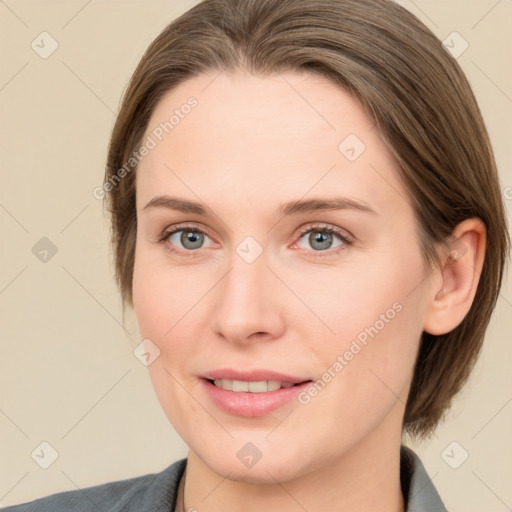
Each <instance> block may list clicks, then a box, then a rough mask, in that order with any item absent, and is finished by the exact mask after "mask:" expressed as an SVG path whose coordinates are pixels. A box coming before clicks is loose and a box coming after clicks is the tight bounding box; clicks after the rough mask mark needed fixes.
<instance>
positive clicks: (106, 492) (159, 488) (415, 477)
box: [2, 446, 448, 512]
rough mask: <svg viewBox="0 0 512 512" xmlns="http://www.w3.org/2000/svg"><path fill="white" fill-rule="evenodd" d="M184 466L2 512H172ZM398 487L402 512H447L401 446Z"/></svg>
mask: <svg viewBox="0 0 512 512" xmlns="http://www.w3.org/2000/svg"><path fill="white" fill-rule="evenodd" d="M186 465H187V459H186V458H185V459H180V460H178V461H176V462H174V463H173V464H171V465H170V466H169V467H167V468H166V469H164V470H163V471H161V472H160V473H152V474H149V475H143V476H139V477H135V478H130V479H128V480H119V481H116V482H108V483H105V484H101V485H95V486H93V487H87V488H84V489H81V490H77V491H66V492H61V493H58V494H52V495H51V496H46V497H44V498H39V499H36V500H34V501H30V502H28V503H24V504H22V505H14V506H11V507H7V508H4V509H2V511H3V512H121V511H122V512H172V511H174V509H175V507H176V498H177V494H178V487H179V484H180V479H181V477H182V475H183V473H184V471H185V468H186ZM400 483H401V486H402V492H403V494H404V497H405V502H406V503H407V507H406V512H448V511H447V510H446V507H445V506H444V504H443V502H442V501H441V498H440V497H439V494H438V493H437V491H436V489H435V487H434V485H433V484H432V481H431V479H430V477H429V476H428V474H427V472H426V471H425V468H424V466H423V464H422V462H421V460H420V459H419V458H418V456H417V455H416V454H415V453H414V452H413V451H412V450H411V449H410V448H407V447H405V446H402V447H401V449H400Z"/></svg>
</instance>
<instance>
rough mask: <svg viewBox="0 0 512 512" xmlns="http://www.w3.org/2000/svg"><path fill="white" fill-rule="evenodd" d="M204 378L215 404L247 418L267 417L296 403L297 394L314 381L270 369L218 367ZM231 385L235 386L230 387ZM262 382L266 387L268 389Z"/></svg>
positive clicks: (204, 383) (232, 413)
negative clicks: (281, 408) (247, 369)
mask: <svg viewBox="0 0 512 512" xmlns="http://www.w3.org/2000/svg"><path fill="white" fill-rule="evenodd" d="M201 377H202V378H201V379H200V380H201V382H202V383H203V384H202V388H203V389H204V391H205V393H206V394H207V396H208V397H209V399H210V400H211V401H212V403H213V404H215V405H216V406H217V407H218V408H220V409H221V410H223V411H224V412H227V413H229V414H231V415H234V416H245V417H255V416H264V415H266V414H269V413H271V412H272V411H274V410H276V409H278V408H280V407H282V406H284V405H285V404H295V406H297V404H299V402H298V401H297V400H296V398H297V396H298V395H299V394H300V393H301V392H303V391H304V390H305V389H306V388H307V387H308V386H309V385H310V384H311V382H312V381H311V379H308V378H304V377H297V376H296V375H287V374H285V373H281V372H275V371H270V370H251V371H241V370H233V369H219V370H212V371H210V372H208V373H205V374H204V375H202V376H201ZM283 383H286V385H284V386H283V385H282V384H283ZM230 384H231V385H232V386H233V387H234V388H236V389H231V390H230V389H229V385H230ZM263 385H266V386H267V390H266V391H265V390H264V389H262V387H263ZM269 385H270V387H268V386H269ZM277 385H279V387H277ZM226 387H227V388H228V389H226ZM271 388H272V389H271ZM273 388H275V389H273Z"/></svg>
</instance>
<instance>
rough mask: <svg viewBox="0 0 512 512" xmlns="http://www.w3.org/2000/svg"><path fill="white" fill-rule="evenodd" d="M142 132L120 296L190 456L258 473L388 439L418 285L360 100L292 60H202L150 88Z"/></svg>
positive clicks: (422, 304)
mask: <svg viewBox="0 0 512 512" xmlns="http://www.w3.org/2000/svg"><path fill="white" fill-rule="evenodd" d="M191 98H193V99H191ZM187 105H188V106H187ZM166 123H167V124H166ZM148 137H149V138H148ZM145 142H146V143H147V148H149V149H148V151H146V153H147V154H146V156H144V158H143V159H142V161H141V163H140V164H139V168H138V170H137V196H136V202H137V226H138V227H137V242H136V256H135V269H134V278H133V300H134V309H135V313H136V316H137V319H138V324H139V327H140V333H141V336H142V338H145V339H148V340H151V341H150V342H149V341H146V342H145V343H146V344H147V345H146V346H147V347H148V350H149V352H150V353H152V354H153V356H151V359H153V357H155V356H157V355H158V350H159V351H160V352H159V355H158V357H156V358H155V359H154V361H153V362H152V363H151V364H150V365H149V371H150V375H151V379H152V382H153V385H154V388H155V391H156V393H157V396H158V399H159V401H160V403H161V405H162V407H163V409H164V411H165V413H166V415H167V416H168V418H169V420H170V421H171V423H172V424H173V426H174V427H175V429H176V431H177V432H178V433H179V434H180V436H181V437H182V438H183V440H184V441H185V442H186V443H187V445H188V446H189V447H190V449H191V450H192V452H193V453H194V454H196V455H197V456H198V457H199V458H200V459H201V460H202V461H203V462H204V463H205V464H206V466H208V467H209V468H210V469H211V470H213V471H215V472H217V473H219V474H223V475H226V474H228V473H231V476H230V478H232V479H239V480H245V481H253V482H273V477H274V478H277V479H279V480H280V481H286V480H288V479H291V478H293V477H296V476H301V475H305V474H307V473H309V472H311V471H313V470H315V469H320V468H322V467H327V466H332V464H334V463H335V462H336V461H341V460H342V459H343V458H344V457H351V456H352V455H353V454H356V453H359V458H360V457H361V454H362V453H363V450H362V449H363V448H364V453H366V454H367V456H368V457H370V456H371V454H372V453H374V454H375V453H376V450H377V449H379V450H382V446H383V443H385V446H389V444H390V441H393V442H396V443H398V442H399V440H400V435H401V422H402V417H403V413H404V408H405V402H406V399H407V394H408V390H409V386H410V382H411V377H412V371H413V365H414V361H415V356H416V353H417V349H418V344H419V339H420V336H421V333H422V331H423V320H424V316H425V312H426V306H427V296H428V294H429V289H428V287H429V286H431V285H430V282H431V280H430V279H426V274H425V273H424V269H423V260H422V256H421V253H420V248H419V238H418V234H417V229H416V223H415V219H414V216H413V210H412V207H411V205H410V202H409V199H408V194H407V191H406V189H405V188H404V186H403V184H402V183H401V182H400V180H399V178H398V174H397V171H396V166H395V163H394V161H393V160H392V158H391V156H390V154H389V152H388V150H387V148H386V145H385V143H384V142H383V141H382V139H381V138H380V136H379V131H378V130H377V128H376V127H375V126H374V124H373V123H372V122H371V120H370V119H369V117H368V116H367V115H366V114H365V112H364V110H363V109H362V108H361V106H360V105H359V104H358V103H357V102H356V101H355V100H354V99H353V98H352V97H351V96H350V95H349V94H348V93H347V92H345V91H344V90H342V89H341V88H339V87H338V86H336V85H335V84H333V83H331V82H330V81H328V80H327V79H325V78H322V77H320V76H317V75H313V74H309V73H304V74H299V73H295V72H289V73H284V74H282V75H276V76H273V77H266V78H261V77H255V76H251V75H249V74H242V73H235V74H228V73H226V72H224V73H221V74H219V73H217V72H216V73H211V74H204V75H201V76H198V77H196V78H194V79H191V80H189V81H187V82H185V83H182V84H181V85H180V86H179V87H177V88H176V89H174V90H173V91H171V92H170V93H168V94H167V95H166V96H165V97H164V98H163V99H162V100H161V101H160V103H159V104H158V105H157V108H156V109H155V111H154V112H153V115H152V117H151V119H150V122H149V125H148V129H147V131H146V134H145ZM158 198H159V199H158ZM189 203H190V204H189ZM191 203H193V204H191ZM326 205H327V206H330V207H326ZM357 205H359V206H357ZM190 230H196V231H199V232H195V233H194V231H192V232H191V231H190ZM171 231H175V232H174V233H173V234H170V232H171ZM157 348H158V350H157ZM272 373H274V375H272ZM276 374H279V375H276ZM222 377H224V378H225V379H226V381H223V382H218V384H221V385H223V386H225V387H227V388H230V387H233V386H234V390H229V389H221V388H219V387H217V386H216V385H215V384H213V383H211V382H209V380H207V379H211V380H213V379H214V378H218V379H221V378H222ZM232 381H235V382H234V383H233V382H232ZM247 381H250V382H260V383H259V384H247V383H246V382H247ZM262 381H277V384H276V382H272V383H270V391H263V390H265V389H268V384H266V383H261V382H262ZM307 381H309V383H308V382H307ZM280 382H285V387H281V389H279V390H277V389H275V390H273V389H274V388H275V387H278V386H279V383H280ZM286 382H295V383H301V382H306V383H305V384H299V385H297V386H293V387H289V386H290V384H286ZM249 387H250V391H247V390H248V389H249ZM239 390H245V391H239ZM253 391H263V392H261V393H256V392H253ZM386 443H387V444H386ZM393 449H394V448H393ZM270 475H272V477H271V476H270Z"/></svg>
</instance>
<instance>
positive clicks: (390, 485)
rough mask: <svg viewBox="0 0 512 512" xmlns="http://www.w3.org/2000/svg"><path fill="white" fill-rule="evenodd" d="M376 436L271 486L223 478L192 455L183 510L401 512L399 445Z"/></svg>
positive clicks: (188, 466) (402, 506)
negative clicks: (325, 462) (370, 511)
mask: <svg viewBox="0 0 512 512" xmlns="http://www.w3.org/2000/svg"><path fill="white" fill-rule="evenodd" d="M380 437H381V436H374V438H372V439H365V440H364V441H363V442H361V443H359V444H358V445H357V446H354V447H353V448H351V449H350V450H348V451H347V452H345V453H343V454H342V455H341V456H339V457H336V458H330V459H329V463H328V464H325V465H322V466H320V467H318V468H316V469H314V470H312V471H310V472H308V473H306V474H303V475H300V476H296V477H293V478H291V479H285V478H282V479H281V480H279V479H276V478H273V479H272V481H271V482H270V483H263V484H262V483H252V482H247V481H243V482H242V481H235V480H231V479H229V478H227V477H224V476H221V475H219V474H217V473H216V472H215V471H213V470H212V469H211V468H210V467H208V466H207V465H206V464H205V463H204V462H203V461H202V460H201V459H200V458H199V457H198V456H197V454H196V453H195V452H194V451H192V450H190V451H189V455H188V462H187V472H186V480H185V487H184V505H185V506H184V510H186V511H188V510H200V511H201V512H221V511H222V512H235V511H239V510H244V511H246V512H260V511H261V510H279V511H280V512H297V511H298V510H300V509H302V510H307V511H308V512H320V511H322V512H323V511H325V510H330V511H333V512H334V511H336V512H338V511H339V512H367V511H368V510H378V511H379V512H403V511H404V510H405V504H404V499H403V495H402V490H401V487H400V443H401V439H400V437H398V439H395V440H394V442H390V439H389V437H388V438H387V439H386V440H383V439H380Z"/></svg>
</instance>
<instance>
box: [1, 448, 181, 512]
mask: <svg viewBox="0 0 512 512" xmlns="http://www.w3.org/2000/svg"><path fill="white" fill-rule="evenodd" d="M186 464H187V459H186V458H185V459H180V460H178V461H176V462H174V463H172V464H171V465H170V466H168V467H167V468H166V469H164V470H163V471H161V472H160V473H151V474H147V475H142V476H138V477H135V478H129V479H127V480H118V481H114V482H108V483H104V484H100V485H95V486H93V487H86V488H83V489H79V490H76V491H66V492H60V493H57V494H52V495H50V496H46V497H44V498H39V499H36V500H34V501H30V502H27V503H22V504H20V505H13V506H10V507H7V508H3V509H1V511H2V512H86V511H90V510H101V511H102V512H121V511H123V512H127V511H141V510H151V511H152V512H160V511H162V512H164V511H165V512H168V511H169V510H172V508H171V507H174V505H175V502H176V495H177V490H178V486H179V483H180V478H181V476H182V475H183V472H184V471H185V467H186Z"/></svg>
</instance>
